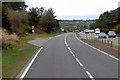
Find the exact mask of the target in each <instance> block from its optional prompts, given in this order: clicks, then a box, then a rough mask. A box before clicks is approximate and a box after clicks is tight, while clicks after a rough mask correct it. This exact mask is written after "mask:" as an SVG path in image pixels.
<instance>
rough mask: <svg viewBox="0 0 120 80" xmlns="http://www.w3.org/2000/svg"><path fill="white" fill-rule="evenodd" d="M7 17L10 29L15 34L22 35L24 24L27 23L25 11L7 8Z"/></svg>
mask: <svg viewBox="0 0 120 80" xmlns="http://www.w3.org/2000/svg"><path fill="white" fill-rule="evenodd" d="M8 17H9V20H10V23H11V28H12V31H13V32H15V33H17V35H19V36H21V35H23V33H24V31H25V27H24V25H27V24H28V16H27V12H26V11H13V10H10V9H9V10H8Z"/></svg>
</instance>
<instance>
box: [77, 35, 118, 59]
mask: <svg viewBox="0 0 120 80" xmlns="http://www.w3.org/2000/svg"><path fill="white" fill-rule="evenodd" d="M75 37H76V38H77V39H78V37H77V36H76V34H75ZM78 40H79V41H80V42H82V43H84V44H86V45H87V46H89V47H91V48H93V49H95V50H97V51H99V52H101V53H103V54H105V55H108V56H109V57H111V58H113V59H115V60H118V61H120V59H118V58H116V57H114V56H112V55H109V54H108V53H106V52H104V51H102V50H100V49H97V48H95V47H93V46H91V45H89V44H88V43H86V42H84V41H82V40H80V39H78Z"/></svg>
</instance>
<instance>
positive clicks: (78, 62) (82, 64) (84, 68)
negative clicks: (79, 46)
mask: <svg viewBox="0 0 120 80" xmlns="http://www.w3.org/2000/svg"><path fill="white" fill-rule="evenodd" d="M75 59H76V61H77V62H78V63H79V64H80V66H83V64H82V63H81V62H80V61H79V59H78V58H75ZM84 69H85V68H84Z"/></svg>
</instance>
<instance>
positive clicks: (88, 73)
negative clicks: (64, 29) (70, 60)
mask: <svg viewBox="0 0 120 80" xmlns="http://www.w3.org/2000/svg"><path fill="white" fill-rule="evenodd" d="M66 37H67V36H66ZM66 37H65V38H64V42H65V45H66V46H67V48H68V50H69V51H70V53H71V54H72V55H73V57H74V58H75V60H76V61H77V62H78V64H79V65H80V66H81V67H82V68H83V69H84V70H85V72H86V74H87V75H88V76H89V77H90V78H91V79H92V80H95V79H94V78H93V76H92V75H91V74H90V72H88V71H87V70H86V68H85V67H84V66H83V64H82V63H81V62H80V61H79V59H78V58H77V57H76V56H75V54H74V53H73V52H72V51H71V49H69V48H70V47H69V46H68V44H67V41H66Z"/></svg>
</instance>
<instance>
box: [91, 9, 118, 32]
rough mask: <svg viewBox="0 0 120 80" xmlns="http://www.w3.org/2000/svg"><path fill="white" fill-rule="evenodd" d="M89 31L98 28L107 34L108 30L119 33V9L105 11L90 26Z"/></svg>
mask: <svg viewBox="0 0 120 80" xmlns="http://www.w3.org/2000/svg"><path fill="white" fill-rule="evenodd" d="M90 28H91V29H94V28H100V29H101V31H103V32H106V33H107V32H108V31H110V30H113V31H115V32H116V33H117V34H119V33H120V7H119V8H117V9H115V10H111V11H106V12H104V13H103V14H101V15H100V16H99V19H97V20H96V21H95V23H93V24H91V25H90Z"/></svg>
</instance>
